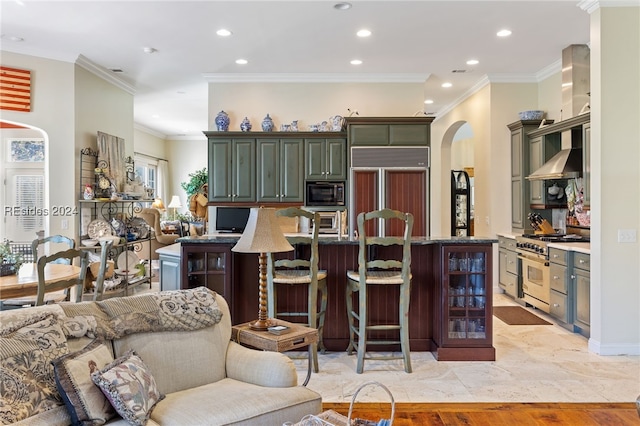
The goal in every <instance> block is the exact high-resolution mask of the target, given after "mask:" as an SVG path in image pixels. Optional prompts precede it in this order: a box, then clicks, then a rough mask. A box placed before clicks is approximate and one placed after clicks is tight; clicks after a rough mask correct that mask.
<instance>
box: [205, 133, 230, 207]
mask: <svg viewBox="0 0 640 426" xmlns="http://www.w3.org/2000/svg"><path fill="white" fill-rule="evenodd" d="M232 146H233V141H232V140H231V139H221V140H216V141H215V142H214V141H211V140H209V201H218V202H224V201H232V193H233V188H232V174H231V168H232V163H231V156H232V151H233V149H232Z"/></svg>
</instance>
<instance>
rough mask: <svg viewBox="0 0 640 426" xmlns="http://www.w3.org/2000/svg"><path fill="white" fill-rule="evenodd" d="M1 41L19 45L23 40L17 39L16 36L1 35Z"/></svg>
mask: <svg viewBox="0 0 640 426" xmlns="http://www.w3.org/2000/svg"><path fill="white" fill-rule="evenodd" d="M2 38H3V39H6V40H9V41H14V42H16V43H19V42H21V41H24V39H23V38H22V37H18V36H8V35H4V34H3V35H2Z"/></svg>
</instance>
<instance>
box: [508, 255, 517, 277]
mask: <svg viewBox="0 0 640 426" xmlns="http://www.w3.org/2000/svg"><path fill="white" fill-rule="evenodd" d="M506 254H507V272H510V273H512V274H514V275H518V255H517V254H516V252H515V251H506Z"/></svg>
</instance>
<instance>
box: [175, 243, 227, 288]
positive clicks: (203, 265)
mask: <svg viewBox="0 0 640 426" xmlns="http://www.w3.org/2000/svg"><path fill="white" fill-rule="evenodd" d="M182 262H183V266H182V270H183V276H182V283H181V284H182V285H181V287H182V288H183V289H185V288H196V287H207V288H208V289H210V290H213V291H215V292H216V293H218V294H220V295H222V296H223V297H224V298H229V297H230V284H229V283H230V277H229V273H228V270H229V268H230V253H229V249H228V248H227V247H225V246H215V247H212V246H208V247H205V245H203V244H200V245H199V244H194V245H183V247H182Z"/></svg>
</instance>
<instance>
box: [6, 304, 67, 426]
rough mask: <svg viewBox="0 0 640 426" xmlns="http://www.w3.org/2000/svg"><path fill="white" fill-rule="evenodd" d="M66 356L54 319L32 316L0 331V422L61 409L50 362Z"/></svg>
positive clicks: (64, 345)
mask: <svg viewBox="0 0 640 426" xmlns="http://www.w3.org/2000/svg"><path fill="white" fill-rule="evenodd" d="M67 352H68V348H67V344H66V339H65V336H64V333H63V331H62V328H61V327H60V324H59V321H58V318H57V316H56V315H55V314H53V313H47V312H44V313H42V312H36V314H35V315H32V316H26V317H23V318H21V319H20V320H18V321H15V322H8V323H5V322H4V318H3V326H2V328H1V329H0V383H2V392H1V395H0V421H1V422H2V423H3V424H7V423H14V422H17V421H20V420H23V419H25V418H27V417H30V416H33V415H36V414H38V413H42V412H45V411H48V410H51V409H52V408H55V407H56V406H58V405H61V404H62V402H61V400H60V396H59V394H58V392H57V390H56V386H55V382H54V378H53V368H52V366H51V364H50V362H51V361H52V360H53V359H55V358H57V357H59V356H61V355H64V354H66V353H67Z"/></svg>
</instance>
